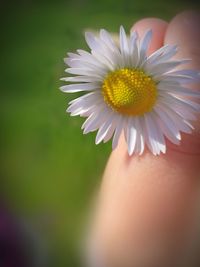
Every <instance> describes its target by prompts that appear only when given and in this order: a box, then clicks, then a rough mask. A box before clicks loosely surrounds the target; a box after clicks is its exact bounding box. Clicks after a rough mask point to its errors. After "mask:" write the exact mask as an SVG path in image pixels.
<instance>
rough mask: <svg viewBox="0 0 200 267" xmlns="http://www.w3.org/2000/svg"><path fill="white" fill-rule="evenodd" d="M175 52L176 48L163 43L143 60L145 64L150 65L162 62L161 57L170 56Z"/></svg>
mask: <svg viewBox="0 0 200 267" xmlns="http://www.w3.org/2000/svg"><path fill="white" fill-rule="evenodd" d="M176 52H177V49H176V48H175V47H174V46H170V45H168V44H167V45H165V46H162V47H161V48H159V49H158V50H156V51H155V52H154V53H152V54H151V55H150V56H149V57H148V58H147V59H146V61H145V62H144V63H145V65H147V66H148V65H151V64H155V63H158V62H162V58H163V57H165V58H166V57H169V58H170V57H172V56H173V55H175V54H176Z"/></svg>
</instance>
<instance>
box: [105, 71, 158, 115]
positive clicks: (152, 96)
mask: <svg viewBox="0 0 200 267" xmlns="http://www.w3.org/2000/svg"><path fill="white" fill-rule="evenodd" d="M102 93H103V96H104V101H105V102H106V103H107V104H108V105H109V106H111V107H112V108H113V109H114V110H116V111H118V112H120V113H122V114H125V115H133V116H134V115H142V114H144V113H146V112H149V111H151V109H152V107H153V106H154V104H155V102H156V99H157V88H156V83H155V82H154V81H153V79H152V78H151V77H149V76H148V75H147V74H145V73H144V72H143V71H142V70H139V69H129V68H123V69H119V70H116V71H114V72H111V73H109V74H108V75H107V77H106V78H105V80H104V82H103V85H102Z"/></svg>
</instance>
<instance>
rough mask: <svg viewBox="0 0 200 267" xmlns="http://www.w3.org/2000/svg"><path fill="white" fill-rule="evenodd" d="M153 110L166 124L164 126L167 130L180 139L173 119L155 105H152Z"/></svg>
mask: <svg viewBox="0 0 200 267" xmlns="http://www.w3.org/2000/svg"><path fill="white" fill-rule="evenodd" d="M154 110H155V112H156V114H157V115H158V116H159V117H160V119H161V121H162V122H163V123H164V124H165V125H166V128H167V129H168V130H169V132H172V131H173V132H172V133H173V135H174V136H175V137H176V138H177V139H178V140H181V135H180V132H179V129H178V128H177V126H176V124H175V123H174V122H173V120H171V118H170V117H169V115H168V114H167V113H166V112H165V111H163V109H162V108H161V107H160V106H158V105H156V106H155V107H154Z"/></svg>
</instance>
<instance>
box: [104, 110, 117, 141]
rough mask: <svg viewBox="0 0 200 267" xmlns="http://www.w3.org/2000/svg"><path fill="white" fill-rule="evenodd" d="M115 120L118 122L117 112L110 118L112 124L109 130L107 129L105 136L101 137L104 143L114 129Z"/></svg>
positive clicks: (110, 136)
mask: <svg viewBox="0 0 200 267" xmlns="http://www.w3.org/2000/svg"><path fill="white" fill-rule="evenodd" d="M117 122H118V114H115V116H114V117H113V120H112V125H111V127H110V128H109V130H108V131H107V133H106V136H105V137H104V139H103V142H104V143H106V142H107V141H109V140H110V139H111V138H112V136H113V133H114V131H115V129H116V125H117Z"/></svg>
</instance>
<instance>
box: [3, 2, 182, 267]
mask: <svg viewBox="0 0 200 267" xmlns="http://www.w3.org/2000/svg"><path fill="white" fill-rule="evenodd" d="M185 6H187V3H184V4H183V3H181V2H175V1H172V0H170V1H164V2H163V1H159V0H155V1H148V0H135V1H130V0H119V1H116V0H101V1H92V0H85V1H84V0H71V1H16V2H9V1H5V2H3V3H1V7H0V8H1V11H0V12H1V16H0V20H1V26H2V30H1V44H0V47H1V50H0V51H1V64H0V69H1V70H0V73H1V74H0V77H1V78H0V79H1V82H0V85H1V104H0V109H1V110H0V117H1V131H0V135H1V152H2V153H1V185H0V186H1V187H0V188H1V195H2V196H4V198H5V199H6V200H7V202H8V203H9V204H10V207H11V208H12V209H13V210H15V211H17V213H18V214H19V216H23V217H25V218H27V220H29V221H31V223H32V224H33V225H37V227H39V228H40V232H41V238H42V239H43V240H45V242H46V243H47V244H48V250H49V259H50V260H49V263H48V266H52V267H53V266H56V267H62V266H65V267H66V266H70V267H72V266H73V267H76V266H80V261H79V257H78V252H77V251H78V249H77V244H78V241H77V240H79V237H80V232H81V231H80V229H81V228H82V226H83V224H84V223H83V222H84V217H85V214H86V213H87V208H88V203H89V202H90V198H91V196H92V193H93V192H94V190H95V189H96V188H97V187H98V184H99V183H100V180H101V175H102V172H103V169H104V166H105V163H106V160H107V158H108V155H109V153H110V151H111V146H110V143H108V144H101V145H99V146H95V145H94V139H95V134H89V135H86V136H83V135H82V132H81V130H80V127H81V124H82V122H83V119H80V118H78V117H75V118H71V117H70V116H69V115H68V114H66V113H65V109H66V107H67V103H68V102H69V101H70V100H71V99H73V98H74V97H76V96H77V95H65V94H63V93H61V92H60V91H59V89H58V88H59V86H60V85H61V82H60V81H59V79H60V77H63V75H64V68H65V66H64V63H63V58H64V57H65V55H66V53H67V52H69V51H75V50H76V49H78V48H86V44H85V41H84V37H83V32H84V30H85V29H86V28H93V29H97V30H98V29H99V28H106V29H108V30H109V31H114V32H116V31H118V28H119V26H120V25H121V24H122V25H124V26H125V28H126V29H127V30H129V29H130V27H131V25H132V24H133V23H134V22H135V21H137V20H138V19H141V18H143V17H146V16H156V17H159V18H163V19H166V20H169V19H170V18H172V17H173V16H174V15H175V14H176V13H177V12H178V11H179V10H182V9H184V8H185Z"/></svg>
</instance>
